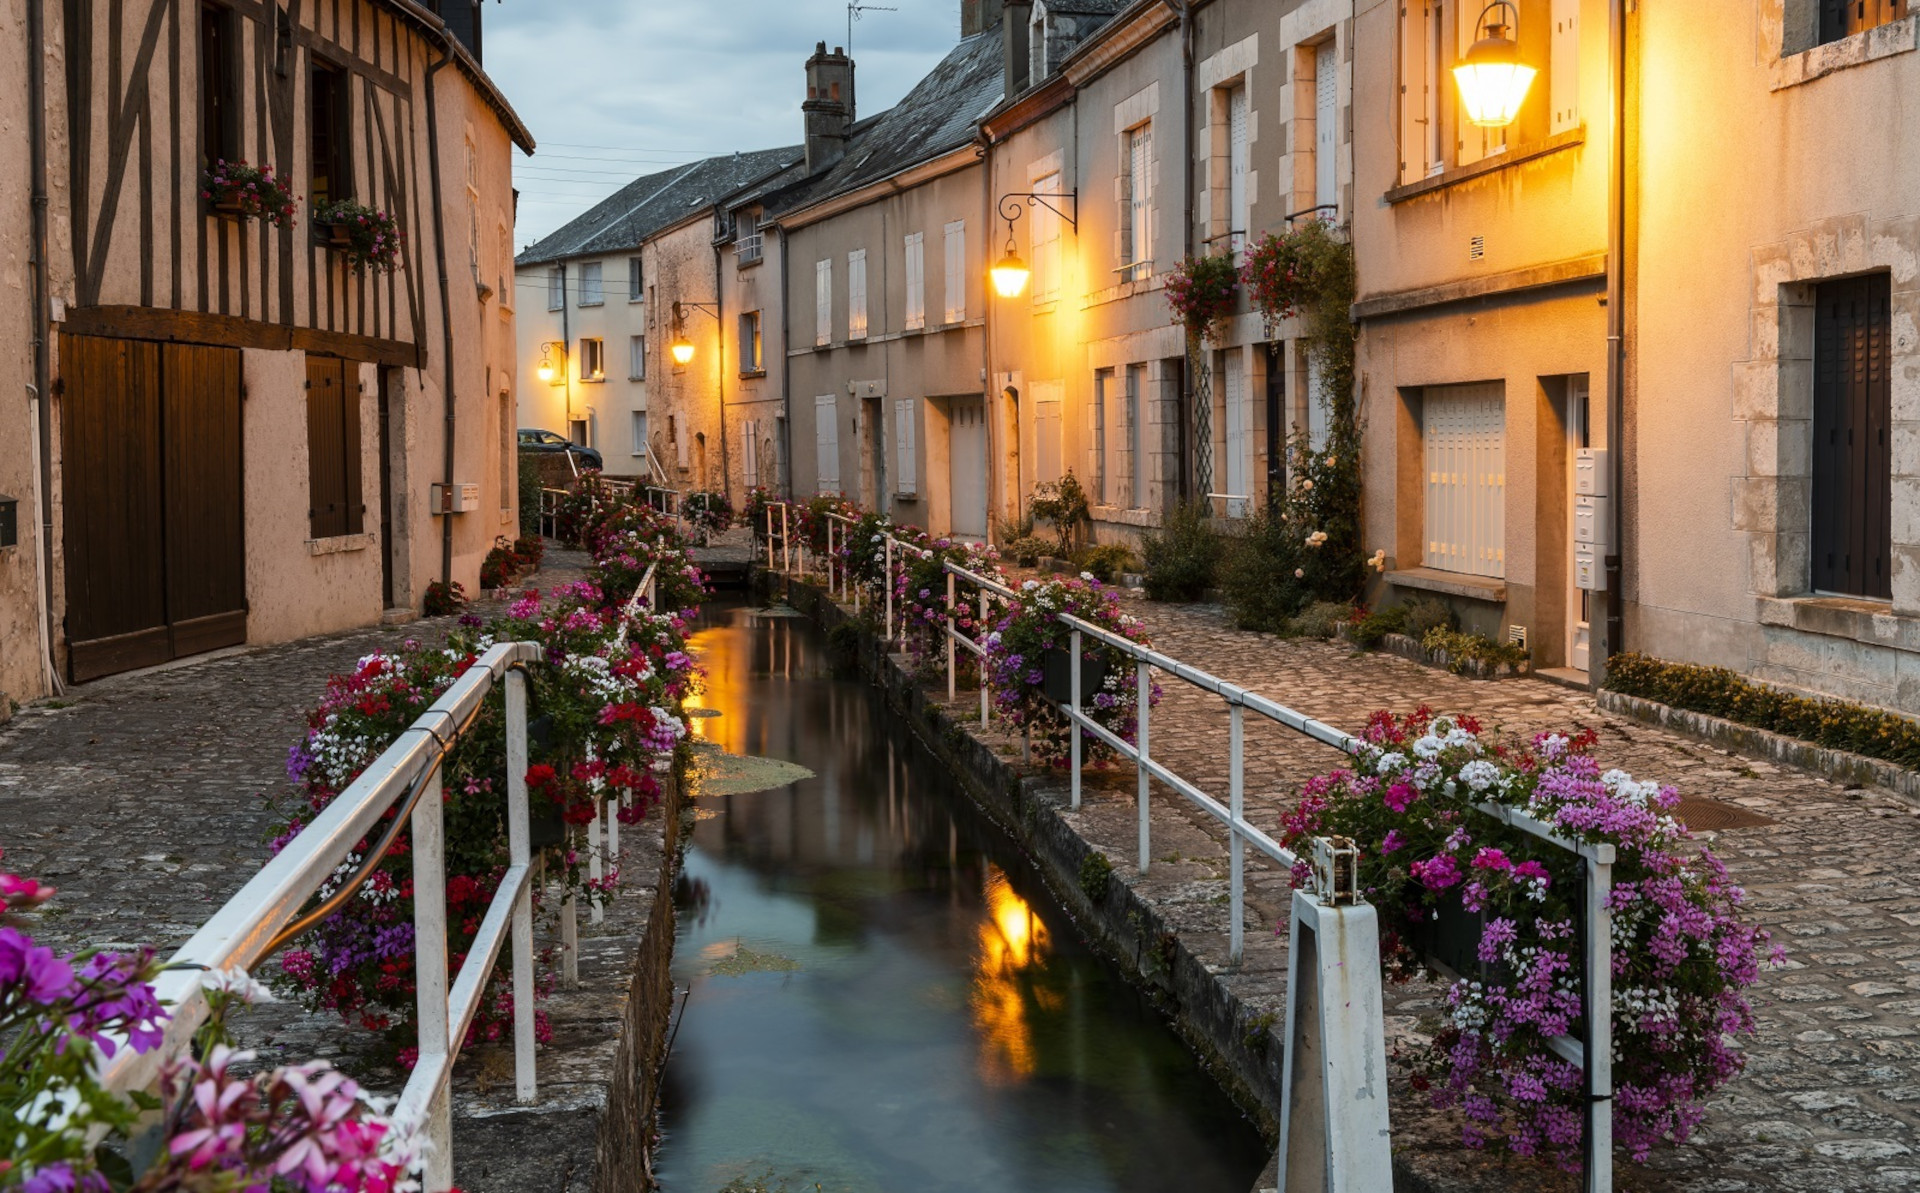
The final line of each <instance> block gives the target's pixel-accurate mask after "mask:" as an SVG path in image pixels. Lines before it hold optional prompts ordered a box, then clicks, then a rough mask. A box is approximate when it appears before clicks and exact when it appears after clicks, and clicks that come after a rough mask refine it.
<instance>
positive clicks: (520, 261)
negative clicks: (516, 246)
mask: <svg viewBox="0 0 1920 1193" xmlns="http://www.w3.org/2000/svg"><path fill="white" fill-rule="evenodd" d="M802 156H803V155H802V152H801V149H800V147H799V146H797V145H789V146H786V147H785V148H781V149H762V150H758V151H756V152H753V153H734V154H729V155H727V156H725V157H710V158H707V159H706V160H704V161H697V162H694V163H692V164H691V165H686V166H677V167H675V168H674V169H671V170H662V171H661V172H660V173H658V174H648V175H646V176H644V177H642V178H636V179H634V180H633V181H632V182H629V183H628V184H627V185H625V186H623V187H621V188H620V189H619V190H618V191H615V192H614V193H613V195H612V196H611V197H610V198H607V199H603V200H601V201H600V202H599V203H597V204H595V205H594V206H593V207H592V208H591V209H590V210H588V211H587V213H586V214H585V215H582V216H580V217H579V218H577V219H575V220H573V221H572V222H570V223H568V224H566V225H565V226H563V227H562V228H560V229H559V230H558V231H556V232H553V233H550V234H548V235H547V236H546V237H544V238H542V239H541V240H539V241H537V242H535V243H534V244H532V245H531V246H529V247H528V248H526V249H524V250H522V251H521V253H520V255H519V256H517V257H515V258H514V261H513V263H514V264H515V265H516V266H519V265H538V264H541V263H542V262H546V261H559V260H563V259H565V258H568V257H585V256H594V255H598V254H602V253H616V252H622V251H625V250H629V249H635V248H638V247H640V244H641V242H642V241H644V240H646V239H647V238H648V237H649V236H652V235H653V234H654V233H656V232H659V231H661V230H662V229H665V228H669V227H672V226H673V225H674V224H677V223H679V222H680V221H681V220H684V219H686V218H687V216H688V215H690V214H692V213H693V212H694V211H695V210H696V209H698V208H700V207H708V206H712V205H713V204H715V203H718V202H720V201H721V200H723V199H726V198H728V197H729V196H731V195H733V194H734V193H735V192H736V191H739V190H741V189H743V188H746V187H752V186H756V185H758V184H761V183H763V182H765V181H766V180H767V179H769V178H771V177H774V176H777V175H779V174H781V173H782V172H783V171H785V170H786V169H787V168H788V167H790V166H792V165H793V163H794V162H795V161H797V160H799V158H800V157H802Z"/></svg>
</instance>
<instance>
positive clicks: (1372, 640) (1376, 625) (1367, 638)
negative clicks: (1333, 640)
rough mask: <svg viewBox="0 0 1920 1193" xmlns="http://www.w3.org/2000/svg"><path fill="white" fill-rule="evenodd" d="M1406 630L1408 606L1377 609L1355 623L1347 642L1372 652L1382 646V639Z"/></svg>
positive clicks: (1349, 632) (1348, 634)
mask: <svg viewBox="0 0 1920 1193" xmlns="http://www.w3.org/2000/svg"><path fill="white" fill-rule="evenodd" d="M1406 628H1407V610H1406V606H1404V605H1395V606H1393V607H1392V608H1390V609H1376V610H1374V611H1373V612H1371V613H1369V614H1367V615H1366V616H1365V617H1362V618H1361V619H1360V620H1358V621H1356V622H1354V623H1353V628H1352V629H1350V630H1348V631H1347V640H1348V641H1349V642H1351V643H1353V644H1354V645H1355V646H1358V647H1361V648H1362V649H1364V650H1372V649H1373V648H1374V647H1376V646H1378V645H1380V639H1382V638H1384V637H1386V636H1387V635H1388V634H1397V633H1399V632H1400V631H1402V630H1404V629H1406Z"/></svg>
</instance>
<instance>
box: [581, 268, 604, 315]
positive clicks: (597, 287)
mask: <svg viewBox="0 0 1920 1193" xmlns="http://www.w3.org/2000/svg"><path fill="white" fill-rule="evenodd" d="M606 300H607V295H606V289H605V287H604V286H602V285H601V281H600V262H598V261H582V262H581V263H580V305H581V306H583V307H597V306H599V305H600V304H601V303H603V302H605V301H606Z"/></svg>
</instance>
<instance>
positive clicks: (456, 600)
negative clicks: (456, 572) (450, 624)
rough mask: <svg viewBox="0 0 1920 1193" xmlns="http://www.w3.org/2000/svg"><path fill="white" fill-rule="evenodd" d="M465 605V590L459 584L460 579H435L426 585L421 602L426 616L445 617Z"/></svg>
mask: <svg viewBox="0 0 1920 1193" xmlns="http://www.w3.org/2000/svg"><path fill="white" fill-rule="evenodd" d="M466 607H467V590H466V589H465V588H464V587H462V586H461V584H460V581H458V580H453V581H446V580H435V581H434V582H433V583H431V584H429V585H427V595H426V600H425V601H424V602H423V603H422V611H423V612H425V613H426V615H427V616H428V617H445V616H447V615H448V614H451V613H458V612H460V610H462V609H464V608H466Z"/></svg>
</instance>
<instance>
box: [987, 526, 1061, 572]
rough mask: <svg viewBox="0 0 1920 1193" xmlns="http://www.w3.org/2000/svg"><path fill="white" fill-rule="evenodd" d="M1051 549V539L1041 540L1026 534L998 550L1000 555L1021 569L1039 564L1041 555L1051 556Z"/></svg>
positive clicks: (1037, 536) (1035, 535)
mask: <svg viewBox="0 0 1920 1193" xmlns="http://www.w3.org/2000/svg"><path fill="white" fill-rule="evenodd" d="M1053 548H1054V544H1053V541H1052V540H1051V539H1043V538H1041V537H1040V536H1039V535H1037V534H1028V535H1023V536H1021V537H1020V538H1017V539H1013V540H1012V541H1010V542H1008V543H1007V544H1006V545H1005V546H1003V547H1001V548H1000V553H1001V554H1002V555H1004V556H1006V557H1007V558H1008V559H1011V560H1013V561H1014V562H1015V563H1017V564H1019V565H1020V566H1021V567H1023V568H1030V567H1034V566H1035V565H1037V564H1038V563H1039V562H1040V557H1041V556H1042V555H1051V554H1053Z"/></svg>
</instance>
